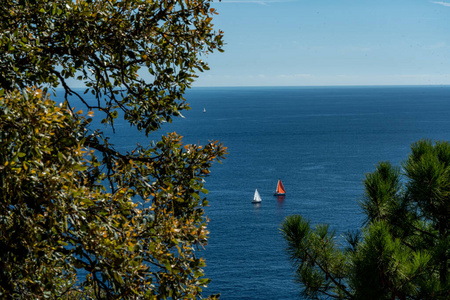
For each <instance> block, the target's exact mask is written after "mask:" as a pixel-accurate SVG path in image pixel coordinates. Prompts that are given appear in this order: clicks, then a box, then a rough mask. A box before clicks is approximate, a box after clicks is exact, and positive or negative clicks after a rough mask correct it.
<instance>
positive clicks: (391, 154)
mask: <svg viewBox="0 0 450 300" xmlns="http://www.w3.org/2000/svg"><path fill="white" fill-rule="evenodd" d="M185 97H186V99H187V102H188V103H190V106H191V108H192V109H191V110H189V111H185V112H182V113H183V115H184V118H177V119H175V120H174V121H173V122H172V123H167V124H165V125H164V126H163V127H162V129H161V130H160V131H158V132H156V133H153V134H152V135H150V137H148V138H145V137H143V135H142V134H140V133H138V132H137V131H136V130H134V129H132V128H130V127H129V125H128V124H126V123H124V122H123V121H118V123H117V125H116V133H115V134H114V135H112V136H111V141H110V142H111V143H113V144H115V146H116V148H117V149H118V150H126V149H129V148H130V145H131V146H133V145H136V143H137V142H139V143H141V144H145V143H148V142H150V141H151V140H157V139H159V138H160V136H161V135H162V134H165V133H167V132H173V131H176V132H177V133H179V134H181V135H183V137H184V138H183V141H184V143H195V144H198V143H199V144H206V143H207V142H208V141H210V140H214V141H216V140H218V141H220V142H222V143H223V144H224V145H225V146H226V147H228V154H227V156H226V159H225V160H223V161H222V163H221V164H219V163H216V164H214V166H213V167H212V172H211V175H210V176H209V177H207V178H206V183H205V187H206V189H208V190H209V194H208V195H207V198H208V200H209V206H208V207H207V208H206V214H207V216H208V218H209V219H210V222H209V225H208V228H209V231H210V234H209V240H208V245H207V246H206V248H205V250H203V251H200V252H199V256H202V257H204V258H205V260H206V267H205V268H204V271H205V274H206V277H207V278H210V279H211V283H210V284H209V286H208V288H206V289H205V290H204V295H205V296H207V295H210V294H216V293H220V294H221V299H224V300H233V299H301V297H300V291H301V286H300V285H299V284H298V283H296V282H295V281H294V275H295V272H294V266H293V265H292V263H291V262H290V260H289V257H288V255H287V253H286V250H285V249H286V244H285V241H284V240H283V237H282V235H281V233H280V226H281V223H282V222H283V220H284V219H285V218H286V217H287V216H289V215H294V214H300V215H302V216H304V217H305V218H308V219H309V220H311V224H312V225H314V224H319V223H327V224H329V225H330V228H331V229H333V230H335V231H336V234H337V242H338V243H342V237H341V236H342V234H343V233H344V232H347V231H348V230H357V229H359V228H360V227H361V225H362V222H363V220H364V215H363V214H362V211H361V209H360V207H359V204H358V203H359V202H360V201H361V199H362V197H363V183H362V182H363V180H364V178H365V174H367V173H369V172H372V171H374V170H375V166H376V165H377V163H378V162H380V161H390V162H391V163H392V164H395V165H399V166H401V164H402V161H404V160H405V159H406V158H407V157H408V154H409V153H410V147H411V144H412V143H414V142H415V141H418V140H420V139H425V138H426V139H430V140H432V141H437V140H440V141H450V86H376V87H373V86H372V87H371V86H364V87H361V86H358V87H216V88H193V89H191V90H189V91H188V92H187V93H186V95H185ZM278 179H281V180H282V181H283V184H284V187H285V189H286V197H285V198H284V199H278V198H276V197H274V196H273V192H274V190H275V188H276V184H277V181H278ZM255 189H258V191H259V193H260V195H261V198H262V202H261V204H257V205H255V204H252V203H251V201H252V199H253V195H254V193H255Z"/></svg>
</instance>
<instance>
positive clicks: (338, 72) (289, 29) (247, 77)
mask: <svg viewBox="0 0 450 300" xmlns="http://www.w3.org/2000/svg"><path fill="white" fill-rule="evenodd" d="M213 7H214V8H216V9H217V11H218V12H219V15H217V16H215V19H214V21H213V23H214V25H215V28H216V29H217V30H218V29H221V30H223V31H224V32H225V43H226V45H225V52H224V53H219V52H217V53H213V54H211V55H209V56H208V57H206V58H205V60H206V61H207V62H208V63H209V65H210V68H211V70H210V71H207V72H205V73H200V74H199V75H200V78H198V80H197V81H196V83H195V85H194V86H316V85H440V84H447V85H448V84H450V1H449V2H444V1H427V0H389V1H388V0H378V1H366V0H267V1H263V0H222V1H221V2H215V3H214V4H213Z"/></svg>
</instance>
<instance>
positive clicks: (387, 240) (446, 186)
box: [281, 140, 450, 299]
mask: <svg viewBox="0 0 450 300" xmlns="http://www.w3.org/2000/svg"><path fill="white" fill-rule="evenodd" d="M403 170H404V174H402V172H401V171H400V168H398V167H394V166H392V165H391V164H390V163H389V162H381V163H379V164H378V166H377V168H376V170H375V171H374V172H373V173H369V174H367V175H366V177H365V180H364V186H365V194H364V199H363V200H362V201H361V207H362V210H363V212H364V213H365V215H366V219H365V222H364V224H363V227H362V230H361V233H358V232H357V233H354V232H353V233H347V234H346V235H345V239H344V241H339V240H338V239H337V237H336V233H335V232H334V231H331V230H329V226H328V225H324V224H319V225H315V226H314V227H312V226H311V225H310V221H309V220H306V219H304V218H303V217H302V216H300V215H293V216H289V217H287V218H286V220H285V221H284V222H283V224H282V228H281V231H282V234H283V236H284V239H285V240H286V242H287V251H288V253H289V255H290V257H291V259H292V262H293V265H294V266H295V268H296V280H297V281H298V282H299V283H300V285H301V286H302V288H303V291H302V294H303V296H305V297H306V298H308V299H320V298H322V299H328V298H337V299H449V297H450V284H449V281H450V280H449V259H450V253H449V249H450V247H449V246H450V236H449V227H450V223H449V222H448V220H449V216H450V143H448V142H436V143H435V144H434V145H433V144H432V143H431V142H430V141H429V140H421V141H418V142H416V143H414V144H413V145H412V147H411V154H410V155H409V158H408V159H407V160H406V161H405V162H404V163H403ZM342 242H345V245H343V244H342Z"/></svg>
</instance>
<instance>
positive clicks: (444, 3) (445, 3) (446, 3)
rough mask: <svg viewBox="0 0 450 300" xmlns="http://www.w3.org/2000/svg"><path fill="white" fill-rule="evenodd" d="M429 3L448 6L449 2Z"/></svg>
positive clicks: (449, 5)
mask: <svg viewBox="0 0 450 300" xmlns="http://www.w3.org/2000/svg"><path fill="white" fill-rule="evenodd" d="M431 3H434V4H440V5H443V6H448V7H450V3H448V2H442V1H431Z"/></svg>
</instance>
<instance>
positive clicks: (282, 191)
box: [273, 179, 286, 196]
mask: <svg viewBox="0 0 450 300" xmlns="http://www.w3.org/2000/svg"><path fill="white" fill-rule="evenodd" d="M273 195H274V196H286V190H285V189H284V186H283V183H282V182H281V180H280V179H278V183H277V189H276V191H275V193H273Z"/></svg>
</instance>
